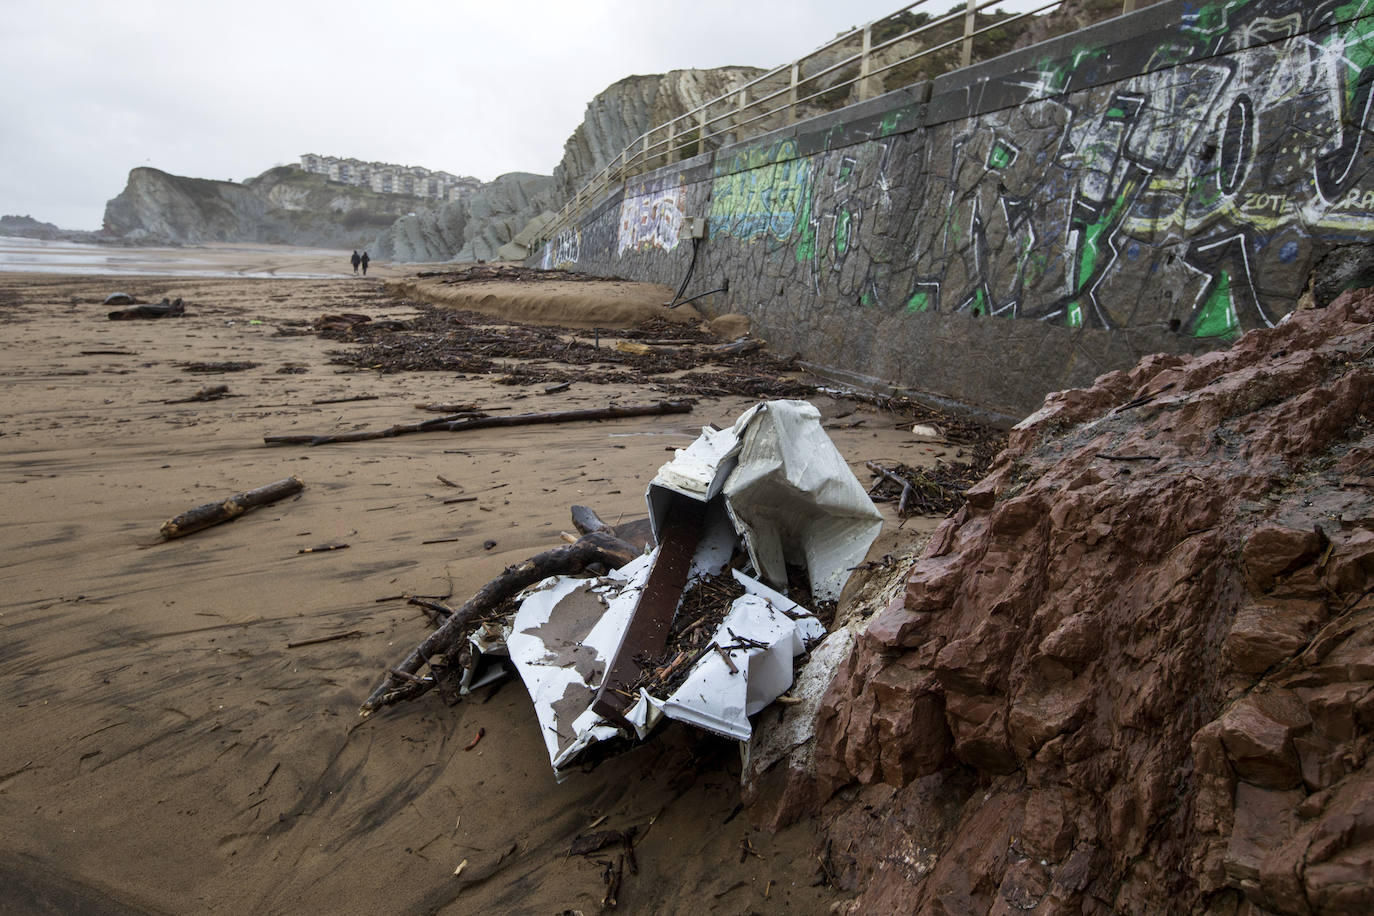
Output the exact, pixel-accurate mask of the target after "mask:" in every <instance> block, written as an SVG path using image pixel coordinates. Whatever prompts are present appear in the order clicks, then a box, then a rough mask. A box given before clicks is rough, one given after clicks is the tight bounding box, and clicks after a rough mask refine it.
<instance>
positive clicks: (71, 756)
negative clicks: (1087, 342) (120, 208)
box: [0, 251, 953, 913]
mask: <svg viewBox="0 0 1374 916" xmlns="http://www.w3.org/2000/svg"><path fill="white" fill-rule="evenodd" d="M344 254H346V253H344ZM221 255H222V256H223V257H225V258H226V259H227V260H228V262H230V263H232V264H234V265H236V269H238V268H242V269H243V270H244V271H247V272H251V273H261V272H264V271H271V270H274V269H280V266H281V264H280V262H279V261H273V260H272V259H271V258H267V257H262V258H258V259H257V260H256V261H255V259H254V256H245V255H244V254H243V252H241V251H231V252H227V253H221ZM221 255H216V256H217V257H218V256H221ZM283 256H284V257H289V258H291V259H292V260H291V264H292V265H293V268H294V271H298V272H302V273H305V272H318V273H322V274H323V273H328V272H330V271H332V270H333V266H332V265H333V264H335V263H336V262H335V261H334V260H333V259H332V258H327V257H324V256H320V257H315V256H303V255H298V254H292V253H288V254H287V255H283ZM149 263H151V264H153V265H154V266H155V264H156V256H155V255H151V256H149ZM379 266H380V267H381V270H379V271H376V272H375V273H377V274H379V276H377V277H369V278H367V279H361V278H356V279H355V278H354V277H352V276H335V277H327V278H318V279H256V278H246V277H245V278H196V277H186V276H176V277H154V276H131V275H120V276H114V277H103V276H94V275H93V276H64V275H60V274H51V273H47V274H19V273H0V324H3V326H4V334H3V335H2V339H0V390H2V391H3V397H4V400H3V403H4V409H3V411H0V483H2V484H3V486H4V488H5V493H6V500H5V511H4V513H3V515H2V516H0V550H3V555H4V557H5V562H4V565H3V568H0V632H3V639H2V640H0V673H3V676H4V682H5V684H6V686H7V690H6V696H5V698H4V700H3V701H0V734H3V735H4V736H5V737H4V741H3V742H0V828H2V829H0V887H3V888H6V889H7V890H6V894H7V897H8V899H7V900H6V901H5V902H4V904H3V905H0V909H4V910H6V911H10V910H9V909H8V908H9V907H14V908H15V911H17V912H78V913H80V912H88V913H117V912H126V911H133V912H178V913H179V912H223V913H243V912H264V913H265V912H302V911H304V912H360V913H361V912H367V913H378V912H397V913H400V912H404V913H421V912H446V913H471V912H482V911H485V912H497V913H557V912H561V911H563V910H565V909H570V910H581V911H582V912H584V913H594V912H598V911H600V910H601V900H602V897H603V895H604V893H605V888H604V885H603V883H602V873H603V868H602V866H600V865H598V864H597V861H596V860H598V859H600V860H603V861H606V860H613V859H614V854H613V851H611V850H608V851H607V852H606V853H603V854H598V855H592V856H590V857H582V856H573V857H569V856H567V855H566V853H567V850H568V846H569V844H570V843H571V841H572V840H573V838H574V837H576V836H577V835H578V834H579V833H581V832H584V831H586V830H588V829H589V828H591V826H592V825H593V824H596V825H597V827H596V829H625V828H628V827H632V826H633V827H637V828H638V829H639V836H640V839H639V843H638V845H637V846H636V850H635V851H636V858H637V861H638V867H639V873H638V874H637V875H631V874H628V873H627V874H626V876H625V881H624V885H623V887H622V889H621V893H620V895H619V902H620V909H621V910H622V911H624V912H637V913H647V912H655V913H687V912H692V913H696V912H702V911H708V912H710V911H714V912H722V913H739V912H794V913H797V912H800V913H820V912H826V911H828V909H829V907H830V905H831V903H833V902H834V900H835V899H836V898H835V896H834V892H833V891H831V890H829V889H828V888H825V887H822V886H818V868H817V864H816V858H815V855H814V847H815V844H816V840H817V837H816V826H815V824H814V822H803V823H801V824H799V825H797V826H796V827H794V828H791V829H789V830H787V831H784V832H782V833H780V834H778V835H775V836H774V835H768V834H764V833H760V832H758V831H756V830H754V829H753V828H752V827H751V826H750V825H749V823H748V819H747V816H746V815H738V816H737V808H738V805H739V787H738V777H739V759H738V751H737V748H736V747H735V746H734V745H733V744H731V743H728V742H724V741H720V740H716V739H713V738H710V737H707V736H704V735H702V734H700V733H698V732H694V731H691V730H689V729H686V728H681V727H669V728H664V729H661V730H660V731H659V732H658V733H657V735H656V736H655V737H654V738H653V739H652V740H650V741H648V742H646V743H644V744H643V745H641V746H639V747H637V748H636V749H634V750H633V751H631V752H629V753H627V754H624V755H622V756H620V757H616V758H613V759H611V760H609V761H607V762H605V763H603V764H602V765H601V766H599V767H597V768H596V769H595V770H593V771H592V772H589V773H577V774H573V775H572V776H571V777H569V778H568V779H567V780H566V781H565V782H563V783H562V784H561V785H560V784H557V783H555V781H554V778H553V774H552V772H551V770H550V768H549V764H548V759H547V756H546V755H545V752H544V747H543V743H542V741H541V739H540V735H539V733H538V726H537V723H536V721H535V717H534V714H533V710H532V707H531V705H530V702H529V699H528V697H527V695H526V694H525V691H524V689H523V687H522V686H521V685H520V684H519V683H518V682H516V681H511V682H507V683H506V684H505V685H504V686H503V687H501V688H499V689H496V690H493V691H491V692H490V693H489V694H483V695H480V696H477V697H475V698H473V699H470V700H468V701H465V702H462V703H460V704H458V705H456V706H452V707H450V706H447V705H445V704H444V703H443V702H442V701H441V700H440V698H439V697H437V696H435V695H433V694H431V695H429V696H426V697H424V698H422V699H420V700H418V701H416V702H411V703H407V704H403V705H401V706H398V707H394V708H391V709H387V710H384V711H382V712H381V713H378V714H377V715H375V716H373V717H372V718H370V719H367V720H362V719H359V717H358V715H357V706H358V704H359V702H360V701H361V700H362V699H363V697H364V696H366V695H367V693H368V692H369V691H370V690H371V688H372V687H373V686H374V685H375V684H376V683H377V681H378V679H379V676H380V675H381V673H382V671H383V669H384V668H385V666H387V665H390V664H394V663H395V662H396V661H398V660H399V659H400V658H401V657H403V656H404V655H405V654H406V652H408V651H409V650H410V648H412V647H413V646H414V645H415V644H416V643H417V642H418V641H419V640H420V639H421V638H423V636H424V635H425V633H426V632H427V631H428V626H427V624H426V622H425V619H424V617H423V616H422V614H421V612H420V611H419V609H418V608H415V607H412V606H409V605H407V604H406V603H405V602H404V601H402V600H396V598H395V596H400V595H403V594H422V595H432V596H444V595H450V596H452V600H453V601H456V602H461V601H462V600H465V599H466V598H467V597H468V596H470V595H471V594H472V593H473V591H475V590H476V589H477V588H478V587H479V586H481V585H482V584H483V583H485V582H486V581H487V580H489V579H490V578H491V577H493V576H494V575H496V574H497V573H498V572H500V571H501V570H502V569H503V568H504V567H505V566H507V565H509V564H511V563H514V562H517V561H519V560H522V559H524V558H526V557H528V556H530V555H532V554H534V553H537V552H539V551H542V550H545V549H548V548H549V547H552V546H557V545H558V543H559V532H560V531H563V530H571V522H570V521H569V517H568V509H569V507H570V506H571V505H573V504H575V503H585V504H589V505H592V506H593V507H595V508H596V509H597V510H598V511H599V512H600V513H601V515H602V516H603V517H604V518H606V519H607V520H609V521H616V520H620V519H630V518H636V517H640V516H642V515H643V514H644V503H643V491H644V487H645V485H646V484H647V483H648V481H649V479H650V478H651V477H652V476H653V474H654V472H655V471H656V470H657V468H658V467H659V465H661V464H662V463H663V462H664V461H666V460H667V459H668V458H669V457H671V455H670V453H669V452H668V451H667V449H669V448H671V447H673V446H677V447H681V446H685V445H686V444H687V443H688V442H690V441H691V440H692V438H694V437H695V436H696V435H697V433H698V432H699V429H700V427H702V426H704V425H706V424H708V423H712V422H714V423H717V424H722V425H723V424H726V423H729V422H731V421H733V419H734V417H735V416H737V415H738V414H739V413H740V412H741V411H742V410H744V409H745V408H747V407H748V406H750V404H751V403H752V402H751V401H749V400H748V399H744V398H721V399H709V400H703V401H701V402H700V403H699V404H698V405H697V407H696V408H695V410H694V411H693V412H692V413H690V414H686V415H679V416H666V417H647V418H639V419H623V420H616V421H607V422H600V423H583V424H575V425H564V426H535V427H527V428H514V429H491V430H483V431H479V432H473V433H467V434H450V433H430V434H423V435H414V436H405V437H399V438H395V439H382V440H377V441H370V442H358V443H351V444H342V445H334V446H321V447H317V448H307V447H267V446H264V444H263V442H262V437H263V436H264V435H267V434H274V433H299V432H319V431H339V430H348V429H354V428H372V427H381V426H388V425H391V424H393V423H398V422H413V421H415V420H417V419H422V418H424V417H425V416H428V415H426V414H420V413H419V412H418V411H416V410H415V405H416V404H420V403H428V402H434V401H477V402H479V403H481V404H483V405H485V406H488V407H500V406H507V407H511V408H514V409H515V410H517V411H521V412H523V411H527V410H555V409H565V408H575V407H576V408H585V407H591V406H599V405H604V404H605V403H606V402H607V401H608V400H610V399H612V398H618V399H619V400H620V401H621V402H637V401H643V400H653V399H654V395H653V393H652V392H651V391H649V392H646V391H644V390H642V386H633V387H632V386H614V385H606V386H587V385H577V384H574V385H573V386H572V387H571V388H570V389H569V390H567V391H564V392H560V393H558V394H555V395H547V396H546V395H543V394H542V386H530V387H521V386H508V385H499V384H496V383H495V381H494V376H468V377H458V376H454V375H453V374H449V373H433V372H431V373H418V372H417V373H398V374H393V375H379V374H377V373H372V372H367V371H356V370H352V369H346V368H344V367H341V366H336V365H333V364H331V363H330V356H329V354H330V352H331V351H336V350H341V349H346V348H348V347H349V346H351V345H350V344H346V343H339V342H337V341H331V340H324V339H321V338H319V337H317V336H315V335H313V334H302V335H295V336H279V335H278V331H279V330H281V329H287V330H288V331H289V330H293V329H299V324H300V323H302V322H308V321H310V320H311V319H313V318H315V317H317V316H318V315H320V314H323V313H326V312H340V311H349V312H363V313H366V314H368V315H371V316H372V317H373V318H384V317H385V318H404V317H406V315H407V314H408V312H407V307H406V306H405V305H404V304H402V303H401V302H399V301H397V300H394V299H391V298H390V297H388V295H387V294H386V291H385V289H384V284H383V280H382V279H381V277H385V276H388V275H390V276H401V275H403V274H405V273H407V272H410V271H413V269H414V268H411V267H407V268H404V269H402V268H393V267H390V266H382V265H379ZM334 272H335V273H338V271H334ZM116 289H118V290H123V291H125V292H129V293H131V294H133V295H136V296H138V297H139V298H140V299H142V300H145V301H153V302H156V301H157V300H158V299H160V298H162V297H163V296H164V295H165V296H171V297H178V296H179V297H182V298H183V299H184V300H185V301H186V303H187V314H186V317H184V318H181V319H169V320H162V321H131V322H112V321H109V320H107V319H106V312H107V311H109V307H107V306H104V305H102V304H100V303H101V300H102V299H103V298H104V297H105V296H106V295H107V294H108V293H110V292H112V291H114V290H116ZM226 361H243V362H253V363H257V364H258V365H257V366H256V367H253V368H250V369H245V370H242V371H236V372H219V373H194V372H189V371H187V369H186V366H187V364H188V363H195V362H201V363H216V362H219V363H222V362H226ZM215 384H227V385H228V386H229V388H230V393H231V394H232V395H233V396H232V397H229V398H225V399H222V400H218V401H213V402H208V403H169V402H172V401H177V400H180V399H183V398H188V397H190V396H191V395H192V394H193V393H195V392H196V391H197V389H199V388H201V387H202V386H206V385H215ZM356 397H369V398H374V399H370V400H359V401H351V402H338V403H331V404H321V403H316V402H319V401H324V400H336V399H342V398H356ZM817 403H818V406H819V407H821V409H822V412H823V413H826V415H827V416H831V417H835V418H836V419H834V420H832V421H831V422H830V423H829V426H830V427H831V435H832V437H833V438H834V439H835V441H836V444H837V445H838V446H839V448H840V450H841V452H842V453H844V454H845V456H846V458H847V459H848V460H849V461H850V462H851V466H852V467H854V468H855V469H856V472H858V473H859V475H860V479H861V480H864V481H867V480H868V479H869V477H868V475H867V474H866V473H864V472H863V462H864V461H865V460H891V461H896V460H901V461H904V462H906V463H908V464H914V463H917V462H918V461H921V460H933V459H934V457H935V456H936V455H937V454H952V451H953V450H952V449H949V450H945V449H941V448H939V447H935V448H930V447H927V446H918V445H915V444H912V443H911V441H910V436H909V433H908V430H907V429H906V427H905V426H904V425H902V424H899V423H897V422H894V419H893V418H892V417H891V416H890V415H885V414H882V413H879V412H877V411H875V410H871V409H869V408H865V407H862V406H857V405H854V404H852V403H849V402H830V401H822V402H817ZM840 415H844V416H843V417H841V416H840ZM293 474H294V475H297V476H299V477H300V478H301V479H302V480H303V481H304V482H305V484H306V489H305V490H304V492H303V493H302V494H301V495H300V496H299V497H296V498H293V499H291V500H288V501H285V502H281V503H277V504H274V505H272V506H268V507H266V508H263V509H260V510H257V511H256V512H253V513H250V514H248V515H246V516H244V517H242V518H240V519H238V520H236V521H234V522H232V523H230V524H225V525H220V526H218V527H215V528H211V529H208V530H205V531H202V532H200V533H198V534H194V535H191V536H189V537H186V538H183V539H180V540H176V541H170V542H163V541H161V540H160V539H159V538H158V526H159V525H160V524H161V522H162V521H163V520H165V519H167V518H169V517H171V516H173V515H175V514H177V513H178V512H181V511H183V510H185V509H187V508H190V507H192V506H194V505H198V504H201V503H205V502H208V501H210V500H213V499H216V498H220V497H223V496H227V495H229V494H232V493H234V492H237V491H240V490H244V489H248V488H251V487H255V486H260V485H262V484H266V483H268V482H271V481H274V480H278V479H281V478H284V477H287V476H290V475H293ZM440 475H442V476H443V477H445V478H448V479H449V480H451V481H453V482H455V483H457V484H458V487H457V488H456V489H455V488H452V487H449V486H446V485H445V484H444V483H442V482H441V481H440V480H439V479H438V478H439V476H440ZM455 496H472V497H476V499H475V500H473V501H471V502H462V503H451V504H446V503H445V502H444V500H445V499H451V498H453V497H455ZM884 511H885V513H886V514H887V516H888V518H889V525H888V528H887V530H886V531H885V533H884V535H883V537H882V538H881V539H880V540H879V541H878V543H877V544H875V546H874V548H873V551H872V552H871V556H875V557H876V556H882V555H883V554H885V553H893V552H894V551H899V550H901V549H908V548H910V546H911V545H913V544H914V543H915V542H916V541H917V540H918V539H919V538H920V537H921V535H922V533H923V532H924V531H928V530H929V528H930V527H931V524H920V523H918V522H917V521H915V520H913V521H909V522H908V523H907V524H906V526H905V527H904V528H902V529H900V530H899V529H898V528H897V526H896V524H895V521H894V520H893V519H892V515H891V508H890V507H886V508H885V509H884ZM438 540H442V542H441V543H433V544H425V543H424V542H425V541H438ZM488 541H494V542H495V545H494V546H492V547H490V548H487V547H486V546H485V544H486V542H488ZM339 543H342V544H347V545H348V547H347V548H346V549H340V550H334V551H329V552H315V553H301V552H300V551H301V550H302V549H304V548H311V547H319V546H323V545H326V544H339ZM341 633H355V634H356V635H354V636H351V637H350V638H346V639H340V640H336V641H332V642H324V643H317V644H313V645H306V646H300V647H296V648H291V647H289V645H290V644H291V643H294V642H298V641H301V640H310V639H313V638H317V637H322V636H329V635H334V634H341ZM764 714H767V713H764ZM479 732H481V733H482V734H483V735H484V736H483V738H482V740H481V741H480V742H478V743H477V744H476V746H475V747H473V748H472V749H471V750H465V748H466V747H467V746H468V745H469V743H470V742H471V741H472V740H473V738H474V736H475V735H477V734H478V733H479ZM746 838H747V839H749V841H750V843H751V844H752V845H753V847H754V848H755V849H757V850H758V852H759V853H760V855H761V856H762V858H757V857H754V856H745V857H744V859H745V860H744V861H741V857H742V854H741V841H742V840H744V839H746ZM463 862H466V863H467V864H466V865H465V866H464V867H463V869H462V872H461V874H460V875H457V876H455V875H454V870H455V869H456V868H457V867H458V866H459V864H460V863H463Z"/></svg>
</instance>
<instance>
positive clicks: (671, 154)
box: [663, 118, 677, 165]
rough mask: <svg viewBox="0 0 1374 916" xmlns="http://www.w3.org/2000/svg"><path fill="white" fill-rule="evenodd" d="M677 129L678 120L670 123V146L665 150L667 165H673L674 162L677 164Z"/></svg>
mask: <svg viewBox="0 0 1374 916" xmlns="http://www.w3.org/2000/svg"><path fill="white" fill-rule="evenodd" d="M676 127H677V119H676V118H674V119H673V120H671V121H669V122H668V145H667V147H666V148H665V149H664V153H665V155H664V157H663V161H664V163H665V164H667V165H672V164H673V163H674V162H677V131H676V130H675V128H676Z"/></svg>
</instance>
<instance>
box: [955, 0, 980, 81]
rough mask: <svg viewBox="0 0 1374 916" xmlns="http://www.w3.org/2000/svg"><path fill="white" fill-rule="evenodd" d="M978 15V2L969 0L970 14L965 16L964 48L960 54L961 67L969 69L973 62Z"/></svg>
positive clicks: (967, 13)
mask: <svg viewBox="0 0 1374 916" xmlns="http://www.w3.org/2000/svg"><path fill="white" fill-rule="evenodd" d="M977 13H978V0H968V12H966V13H965V14H964V48H963V51H961V52H960V54H959V66H961V67H967V66H968V65H969V64H970V63H972V62H973V30H974V25H975V22H974V20H975V17H976V15H977Z"/></svg>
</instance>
